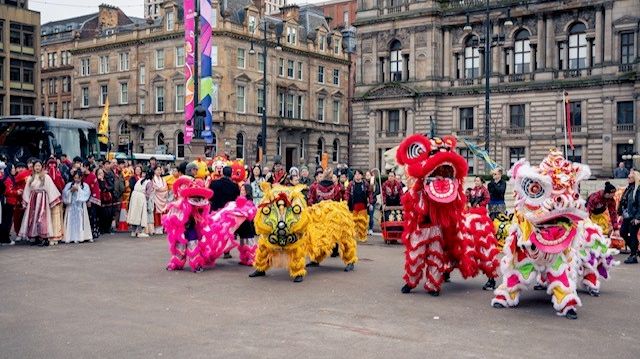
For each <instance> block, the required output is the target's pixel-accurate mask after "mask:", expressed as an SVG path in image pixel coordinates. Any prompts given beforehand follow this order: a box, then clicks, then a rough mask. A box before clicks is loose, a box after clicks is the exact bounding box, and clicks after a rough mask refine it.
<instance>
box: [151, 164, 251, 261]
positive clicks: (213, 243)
mask: <svg viewBox="0 0 640 359" xmlns="http://www.w3.org/2000/svg"><path fill="white" fill-rule="evenodd" d="M173 191H174V194H175V197H176V200H175V201H174V202H173V203H171V204H169V209H168V212H167V214H165V215H164V216H163V218H162V224H163V226H164V228H165V231H166V233H167V240H168V242H169V253H171V259H170V260H169V263H168V264H167V270H180V269H182V268H184V265H185V262H186V261H187V260H188V261H189V267H191V270H192V271H193V272H200V271H202V270H203V269H204V267H206V266H212V265H215V261H216V259H218V258H219V257H220V256H221V255H222V254H223V253H224V251H225V248H227V247H230V248H233V247H234V246H236V245H237V244H234V242H235V241H234V232H235V231H236V230H237V229H238V227H240V225H241V224H242V223H243V222H244V221H245V220H252V219H253V217H254V216H255V214H256V207H255V205H254V204H253V202H252V201H249V200H247V199H244V198H238V200H236V201H235V202H230V203H228V204H227V205H226V206H225V207H224V208H222V209H221V210H219V211H217V212H213V213H210V204H209V198H211V196H213V191H211V190H210V189H208V188H206V187H205V186H204V181H202V180H201V179H196V180H193V179H191V178H190V177H186V176H183V177H180V178H178V179H177V180H176V182H175V183H174V184H173Z"/></svg>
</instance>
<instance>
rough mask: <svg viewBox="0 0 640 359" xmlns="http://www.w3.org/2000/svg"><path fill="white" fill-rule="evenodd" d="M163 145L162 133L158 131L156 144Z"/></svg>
mask: <svg viewBox="0 0 640 359" xmlns="http://www.w3.org/2000/svg"><path fill="white" fill-rule="evenodd" d="M162 145H164V134H163V133H162V132H159V133H158V134H157V135H156V146H162Z"/></svg>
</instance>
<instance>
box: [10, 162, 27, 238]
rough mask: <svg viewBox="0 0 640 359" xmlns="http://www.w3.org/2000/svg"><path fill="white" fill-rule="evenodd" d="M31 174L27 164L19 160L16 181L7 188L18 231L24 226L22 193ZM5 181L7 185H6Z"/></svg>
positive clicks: (14, 225)
mask: <svg viewBox="0 0 640 359" xmlns="http://www.w3.org/2000/svg"><path fill="white" fill-rule="evenodd" d="M29 176H31V170H29V169H28V168H27V165H26V164H24V163H22V162H18V163H17V164H16V175H15V181H12V184H11V187H10V188H8V189H7V190H6V192H7V194H8V198H7V200H8V201H10V203H12V204H13V206H14V207H13V229H14V230H15V232H16V233H18V232H19V231H20V226H22V217H23V216H24V206H23V205H22V193H23V192H24V188H25V187H26V186H27V178H29ZM6 183H7V182H6V181H5V185H6Z"/></svg>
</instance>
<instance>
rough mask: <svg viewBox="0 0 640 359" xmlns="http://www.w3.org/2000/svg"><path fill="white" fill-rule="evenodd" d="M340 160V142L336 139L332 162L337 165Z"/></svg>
mask: <svg viewBox="0 0 640 359" xmlns="http://www.w3.org/2000/svg"><path fill="white" fill-rule="evenodd" d="M339 159H340V141H339V140H338V139H337V138H336V139H335V140H333V151H332V152H331V160H332V161H333V162H334V163H337V162H338V160H339Z"/></svg>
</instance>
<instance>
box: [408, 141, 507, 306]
mask: <svg viewBox="0 0 640 359" xmlns="http://www.w3.org/2000/svg"><path fill="white" fill-rule="evenodd" d="M455 147H456V139H455V137H452V136H445V137H443V138H428V137H426V136H423V135H412V136H410V137H408V138H406V139H405V140H404V141H403V142H402V143H401V144H400V146H399V148H398V151H397V153H396V159H397V161H398V164H399V165H402V166H405V170H406V173H407V174H408V176H409V177H410V179H409V190H408V192H406V193H405V194H404V195H403V197H402V204H403V207H404V218H405V228H404V233H403V234H402V240H403V242H404V245H405V247H406V251H405V274H404V281H405V283H406V284H405V286H404V287H402V292H403V293H409V292H410V291H411V289H413V288H415V287H416V286H417V285H418V284H419V283H420V280H421V279H422V277H423V276H424V277H425V279H426V284H425V286H424V288H425V290H426V291H427V292H428V293H429V294H431V295H433V296H437V295H439V294H440V288H441V285H442V281H443V280H444V277H445V275H448V273H449V272H451V271H452V270H453V269H454V268H458V269H459V270H460V272H461V273H462V276H463V277H464V278H468V277H473V276H475V275H477V274H478V272H479V271H480V270H481V271H482V272H483V273H484V274H486V275H487V277H489V278H495V277H496V269H497V267H498V260H497V258H496V255H497V254H498V249H497V248H496V239H495V236H494V234H493V223H492V222H491V220H490V219H489V216H488V215H487V210H486V209H483V208H472V209H470V210H469V211H468V212H466V213H463V212H464V205H465V202H466V198H465V196H464V193H463V189H462V181H463V179H464V177H465V176H466V175H467V162H466V161H465V159H464V158H463V157H462V156H460V155H459V154H457V153H456V152H455V151H454V150H455Z"/></svg>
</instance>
